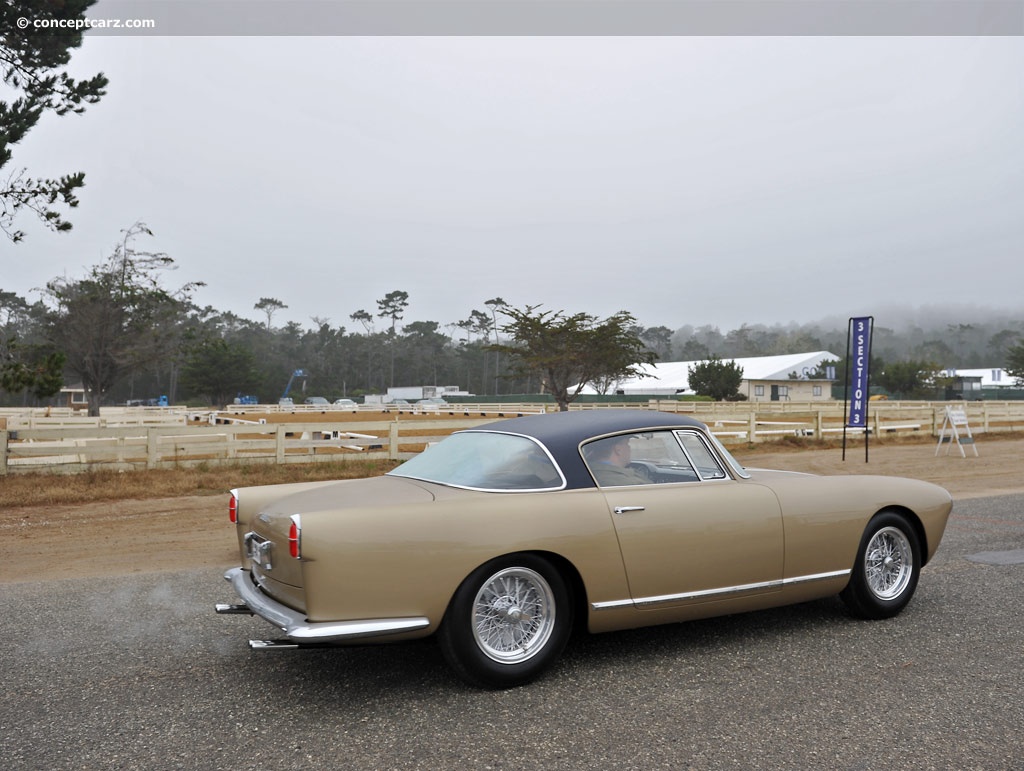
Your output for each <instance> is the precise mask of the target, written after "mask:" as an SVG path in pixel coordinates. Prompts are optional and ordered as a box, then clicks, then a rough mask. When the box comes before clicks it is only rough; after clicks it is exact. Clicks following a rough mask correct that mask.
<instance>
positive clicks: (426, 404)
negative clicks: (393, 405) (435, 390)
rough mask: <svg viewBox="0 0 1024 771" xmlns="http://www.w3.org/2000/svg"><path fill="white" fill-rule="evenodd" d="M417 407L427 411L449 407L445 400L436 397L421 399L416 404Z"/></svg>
mask: <svg viewBox="0 0 1024 771" xmlns="http://www.w3.org/2000/svg"><path fill="white" fill-rule="evenodd" d="M416 406H417V407H422V408H423V409H426V410H439V409H441V408H442V407H447V406H448V402H446V401H445V400H444V399H441V398H440V397H436V396H435V397H433V398H432V399H420V400H419V401H418V402H416Z"/></svg>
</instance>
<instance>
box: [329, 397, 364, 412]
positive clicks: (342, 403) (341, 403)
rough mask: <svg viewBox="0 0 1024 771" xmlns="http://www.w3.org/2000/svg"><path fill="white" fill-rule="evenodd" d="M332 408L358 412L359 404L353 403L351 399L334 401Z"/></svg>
mask: <svg viewBox="0 0 1024 771" xmlns="http://www.w3.org/2000/svg"><path fill="white" fill-rule="evenodd" d="M334 406H335V407H341V408H342V409H345V410H358V409H359V404H358V403H357V402H355V401H353V400H352V399H335V400H334Z"/></svg>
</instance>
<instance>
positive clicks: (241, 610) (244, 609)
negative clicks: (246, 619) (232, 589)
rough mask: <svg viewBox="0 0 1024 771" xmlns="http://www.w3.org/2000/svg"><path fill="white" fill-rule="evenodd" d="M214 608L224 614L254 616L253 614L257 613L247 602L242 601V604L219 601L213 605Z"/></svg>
mask: <svg viewBox="0 0 1024 771" xmlns="http://www.w3.org/2000/svg"><path fill="white" fill-rule="evenodd" d="M213 609H214V610H216V611H217V612H218V613H220V614H221V615H222V616H233V615H244V616H253V615H255V614H254V613H253V612H252V611H251V610H250V609H249V606H248V605H246V604H245V603H241V604H238V605H235V604H231V603H227V602H218V603H217V604H216V605H214V606H213Z"/></svg>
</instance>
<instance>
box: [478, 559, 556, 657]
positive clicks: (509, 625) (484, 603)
mask: <svg viewBox="0 0 1024 771" xmlns="http://www.w3.org/2000/svg"><path fill="white" fill-rule="evenodd" d="M557 613H558V606H557V604H556V603H555V596H554V593H553V592H552V591H551V586H550V585H549V584H548V582H547V581H545V580H544V576H542V575H541V574H540V573H538V572H537V571H535V570H529V569H528V568H521V567H513V568H506V569H505V570H501V571H499V572H498V573H495V574H494V575H493V576H491V577H490V578H489V579H488V580H487V581H486V582H485V583H484V584H483V586H481V587H480V591H478V592H477V594H476V599H475V600H474V601H473V638H474V639H475V640H476V644H477V645H478V646H479V648H480V650H481V651H482V652H483V654H484V655H485V656H487V658H489V659H491V660H493V661H497V662H498V663H500V664H516V663H519V662H522V661H527V660H528V659H530V658H532V657H533V656H534V655H536V654H537V653H538V652H540V651H542V650H543V649H544V646H545V644H547V641H548V640H549V639H550V638H551V633H552V632H553V631H554V629H555V621H556V617H557Z"/></svg>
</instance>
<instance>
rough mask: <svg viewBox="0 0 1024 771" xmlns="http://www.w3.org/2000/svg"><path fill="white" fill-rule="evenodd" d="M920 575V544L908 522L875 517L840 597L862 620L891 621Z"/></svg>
mask: <svg viewBox="0 0 1024 771" xmlns="http://www.w3.org/2000/svg"><path fill="white" fill-rule="evenodd" d="M920 573H921V544H920V540H919V539H918V535H917V531H915V530H914V528H913V526H912V525H911V524H910V523H909V522H908V521H907V519H906V518H905V517H904V516H902V515H900V514H897V513H896V512H893V511H883V512H881V513H879V514H877V515H876V516H875V517H874V518H873V519H872V520H871V522H870V523H868V526H867V528H866V529H865V531H864V535H863V537H862V538H861V544H860V549H859V550H858V552H857V562H856V563H855V564H854V567H853V573H852V575H851V576H850V583H849V584H848V585H847V587H846V588H845V589H844V590H843V591H842V593H841V595H840V596H841V597H842V599H843V601H844V602H845V603H846V605H847V607H849V608H850V610H851V612H853V613H854V614H855V615H857V616H860V617H862V618H873V619H879V618H891V617H892V616H895V615H896V614H897V613H899V612H900V611H902V610H903V608H905V607H906V606H907V603H909V602H910V599H911V597H913V596H914V591H915V589H916V588H917V580H918V577H919V576H920Z"/></svg>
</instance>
